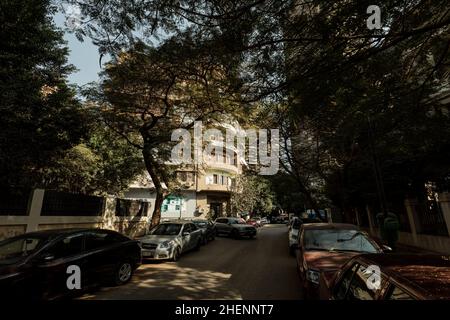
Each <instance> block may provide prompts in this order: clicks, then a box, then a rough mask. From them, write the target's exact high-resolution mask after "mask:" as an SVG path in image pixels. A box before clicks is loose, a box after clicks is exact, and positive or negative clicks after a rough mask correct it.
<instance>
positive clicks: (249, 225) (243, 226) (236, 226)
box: [232, 224, 254, 229]
mask: <svg viewBox="0 0 450 320" xmlns="http://www.w3.org/2000/svg"><path fill="white" fill-rule="evenodd" d="M232 226H233V227H234V228H240V229H243V228H254V226H252V225H251V224H232Z"/></svg>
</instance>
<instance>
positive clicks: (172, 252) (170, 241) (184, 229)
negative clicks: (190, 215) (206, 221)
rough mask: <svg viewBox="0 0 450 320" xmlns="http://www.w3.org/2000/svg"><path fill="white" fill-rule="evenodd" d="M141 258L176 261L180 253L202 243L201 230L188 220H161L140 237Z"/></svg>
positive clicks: (197, 247)
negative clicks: (161, 221)
mask: <svg viewBox="0 0 450 320" xmlns="http://www.w3.org/2000/svg"><path fill="white" fill-rule="evenodd" d="M139 240H140V242H141V248H142V249H141V252H142V258H143V259H152V260H161V259H164V260H165V259H171V260H172V261H177V260H178V259H179V258H180V255H181V254H182V253H184V252H186V251H189V250H192V249H197V250H198V249H199V248H200V246H201V244H202V231H201V229H199V228H197V226H196V225H195V224H193V223H192V222H190V221H177V222H163V223H161V224H159V225H157V226H155V227H154V228H152V229H151V230H149V231H148V232H147V234H146V235H144V236H143V237H142V238H140V239H139Z"/></svg>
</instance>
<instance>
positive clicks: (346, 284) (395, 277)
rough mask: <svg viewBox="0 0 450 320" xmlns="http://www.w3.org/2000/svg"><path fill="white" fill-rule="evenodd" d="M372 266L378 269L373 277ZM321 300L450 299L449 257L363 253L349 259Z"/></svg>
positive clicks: (323, 288)
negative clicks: (376, 274)
mask: <svg viewBox="0 0 450 320" xmlns="http://www.w3.org/2000/svg"><path fill="white" fill-rule="evenodd" d="M374 267H375V268H377V269H378V270H379V273H378V276H377V277H376V278H374V277H373V270H374ZM320 289H321V299H332V300H441V299H444V300H450V257H449V256H445V255H428V254H427V255H421V254H414V255H412V254H363V255H359V256H356V257H354V258H353V259H351V260H350V261H348V262H347V263H346V264H345V265H344V266H343V267H342V268H341V269H340V270H339V271H338V272H337V273H336V274H335V276H334V277H333V279H332V280H331V281H330V282H328V283H326V282H324V281H321V286H320Z"/></svg>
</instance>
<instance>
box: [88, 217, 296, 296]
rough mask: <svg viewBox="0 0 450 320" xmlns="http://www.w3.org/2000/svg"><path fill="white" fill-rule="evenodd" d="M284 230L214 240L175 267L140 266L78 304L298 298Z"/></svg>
mask: <svg viewBox="0 0 450 320" xmlns="http://www.w3.org/2000/svg"><path fill="white" fill-rule="evenodd" d="M301 297H302V295H301V287H300V284H299V281H298V278H297V273H296V270H295V260H294V259H293V258H292V257H290V256H289V253H288V245H287V228H286V226H284V225H278V226H270V227H264V228H261V229H260V231H259V232H258V235H257V238H256V239H255V240H250V239H229V238H216V240H215V241H212V242H211V243H209V244H207V245H206V246H203V247H202V248H201V250H200V251H199V252H195V251H194V252H189V253H186V254H184V255H183V256H182V257H181V259H180V260H179V261H178V262H176V263H174V262H150V261H149V262H147V261H146V262H144V263H143V265H142V266H141V267H140V268H139V269H138V270H137V271H136V274H135V276H134V278H133V280H132V282H131V283H129V284H127V285H124V286H122V287H114V288H103V289H101V290H100V291H97V292H95V293H93V294H89V295H85V296H83V297H82V299H301Z"/></svg>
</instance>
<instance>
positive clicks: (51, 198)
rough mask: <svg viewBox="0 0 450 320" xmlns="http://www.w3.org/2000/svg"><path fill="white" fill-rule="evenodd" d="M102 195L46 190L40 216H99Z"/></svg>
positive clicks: (102, 202) (100, 213)
mask: <svg viewBox="0 0 450 320" xmlns="http://www.w3.org/2000/svg"><path fill="white" fill-rule="evenodd" d="M104 205H105V199H104V198H103V197H97V196H88V195H83V194H71V193H66V192H58V191H50V190H46V191H45V194H44V202H43V204H42V211H41V216H101V215H102V213H103V208H104Z"/></svg>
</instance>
